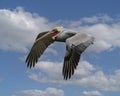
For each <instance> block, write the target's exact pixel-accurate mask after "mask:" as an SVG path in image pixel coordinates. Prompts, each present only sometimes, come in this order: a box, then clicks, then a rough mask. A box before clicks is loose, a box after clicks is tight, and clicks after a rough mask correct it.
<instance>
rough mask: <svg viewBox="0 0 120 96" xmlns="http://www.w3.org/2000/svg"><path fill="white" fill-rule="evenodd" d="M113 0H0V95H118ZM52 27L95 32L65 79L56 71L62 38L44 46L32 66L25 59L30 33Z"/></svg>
mask: <svg viewBox="0 0 120 96" xmlns="http://www.w3.org/2000/svg"><path fill="white" fill-rule="evenodd" d="M119 4H120V1H119V0H1V1H0V95H2V96H119V94H120V82H119V81H120V64H119V62H120V59H119V57H120V32H119V31H120V10H119V9H120V6H119ZM56 26H63V27H64V28H65V29H66V30H72V31H75V32H80V33H89V34H91V35H92V36H94V37H95V42H94V44H93V45H91V46H90V47H89V48H88V49H87V50H86V51H85V52H84V53H83V54H82V56H81V59H80V62H79V65H78V66H77V69H76V70H75V74H74V75H73V76H72V78H71V79H69V80H67V81H66V80H64V79H63V76H62V66H63V58H64V55H65V51H66V50H65V44H64V43H58V42H55V43H54V44H52V45H51V46H49V47H48V49H47V50H46V51H45V53H44V54H43V55H42V57H41V58H40V59H39V61H38V63H37V64H36V66H35V67H34V68H32V69H29V68H27V66H26V64H25V59H26V56H27V54H28V53H29V50H30V48H31V47H32V44H33V42H34V40H35V38H36V36H37V35H38V34H39V33H40V32H43V31H47V30H51V29H52V28H54V27H56Z"/></svg>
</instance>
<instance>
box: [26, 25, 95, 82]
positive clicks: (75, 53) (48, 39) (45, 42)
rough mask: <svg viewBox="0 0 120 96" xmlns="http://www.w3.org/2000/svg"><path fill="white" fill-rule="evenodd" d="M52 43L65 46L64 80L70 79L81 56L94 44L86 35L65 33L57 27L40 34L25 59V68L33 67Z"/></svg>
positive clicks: (88, 35) (90, 37)
mask: <svg viewBox="0 0 120 96" xmlns="http://www.w3.org/2000/svg"><path fill="white" fill-rule="evenodd" d="M54 42H63V43H65V44H66V53H65V56H64V62H63V68H62V75H63V78H64V79H65V80H67V79H70V78H71V76H72V75H73V74H74V71H75V69H76V68H77V66H78V63H79V61H80V57H81V54H82V53H83V52H84V51H85V50H86V49H87V48H88V47H89V46H90V45H91V44H93V43H94V37H93V36H92V35H90V34H87V33H81V32H77V33H76V32H73V31H65V30H63V27H61V26H57V27H55V28H53V29H52V30H49V31H45V32H40V33H39V34H38V35H37V37H36V39H35V41H34V44H33V46H32V48H31V50H30V52H29V54H28V56H27V57H26V61H25V62H26V64H27V67H29V68H32V67H35V65H36V64H37V62H38V59H39V58H40V57H41V56H42V55H43V53H44V51H45V50H46V49H47V48H48V46H49V45H51V44H52V43H54Z"/></svg>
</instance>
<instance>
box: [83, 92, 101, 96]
mask: <svg viewBox="0 0 120 96" xmlns="http://www.w3.org/2000/svg"><path fill="white" fill-rule="evenodd" d="M83 95H84V96H103V95H102V94H101V93H100V92H99V91H84V92H83Z"/></svg>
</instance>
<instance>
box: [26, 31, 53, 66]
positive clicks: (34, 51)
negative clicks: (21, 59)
mask: <svg viewBox="0 0 120 96" xmlns="http://www.w3.org/2000/svg"><path fill="white" fill-rule="evenodd" d="M46 33H47V32H43V33H40V34H39V35H38V36H37V38H36V40H35V42H34V44H33V46H32V48H31V50H30V52H29V54H28V56H27V58H26V63H27V67H30V68H31V67H34V66H35V64H36V63H37V62H38V58H40V57H41V55H42V54H43V52H44V51H45V50H46V48H47V47H48V46H49V45H50V44H52V43H53V42H54V40H53V39H52V37H51V36H46V37H44V38H42V39H40V38H41V37H42V36H43V35H44V34H46Z"/></svg>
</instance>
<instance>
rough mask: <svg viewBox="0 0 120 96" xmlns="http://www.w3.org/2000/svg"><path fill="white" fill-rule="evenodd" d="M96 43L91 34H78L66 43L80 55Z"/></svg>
mask: <svg viewBox="0 0 120 96" xmlns="http://www.w3.org/2000/svg"><path fill="white" fill-rule="evenodd" d="M93 41H94V37H92V36H91V35H89V34H84V33H78V34H76V35H74V36H73V37H71V38H69V39H68V40H67V41H66V42H67V43H68V46H69V47H70V48H71V49H73V50H75V51H76V52H77V53H78V54H81V53H82V52H83V51H84V50H85V49H86V48H87V47H88V46H89V45H90V44H92V43H93Z"/></svg>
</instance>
